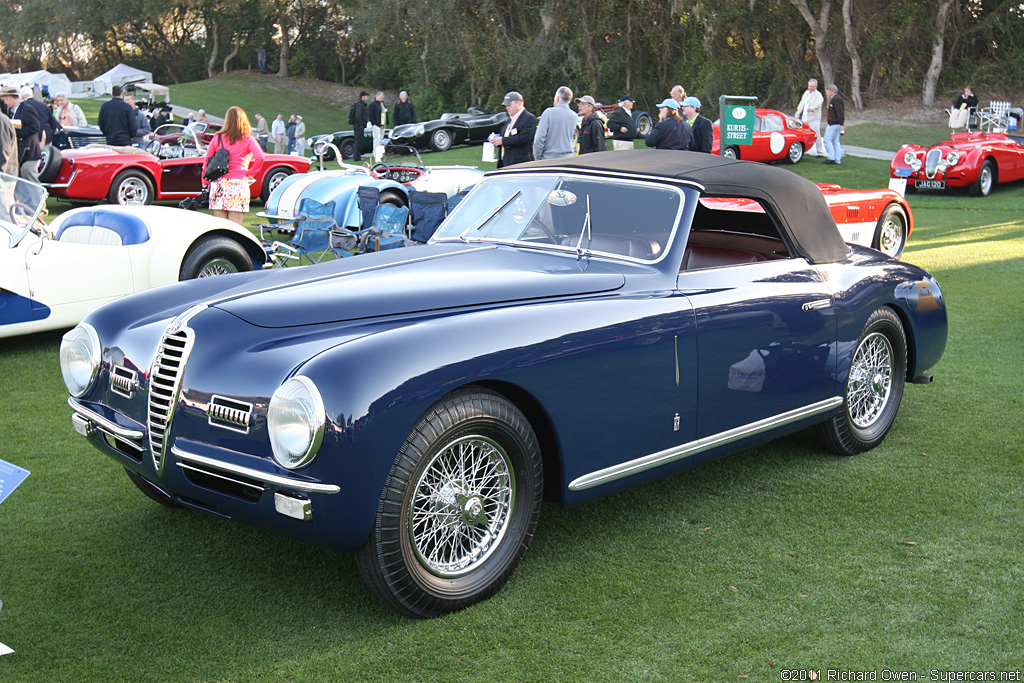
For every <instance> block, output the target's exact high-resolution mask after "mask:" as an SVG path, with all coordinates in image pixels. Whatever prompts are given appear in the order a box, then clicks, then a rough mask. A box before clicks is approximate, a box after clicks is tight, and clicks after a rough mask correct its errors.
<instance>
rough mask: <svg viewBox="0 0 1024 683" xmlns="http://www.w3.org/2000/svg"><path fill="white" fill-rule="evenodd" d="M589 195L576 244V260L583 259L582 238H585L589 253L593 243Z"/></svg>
mask: <svg viewBox="0 0 1024 683" xmlns="http://www.w3.org/2000/svg"><path fill="white" fill-rule="evenodd" d="M590 226H591V224H590V195H589V194H588V195H587V216H586V218H584V219H583V229H582V230H580V238H579V240H577V242H576V258H577V259H581V258H583V236H584V235H586V236H587V251H590V243H591V242H592V241H593V234H592V233H591V230H590Z"/></svg>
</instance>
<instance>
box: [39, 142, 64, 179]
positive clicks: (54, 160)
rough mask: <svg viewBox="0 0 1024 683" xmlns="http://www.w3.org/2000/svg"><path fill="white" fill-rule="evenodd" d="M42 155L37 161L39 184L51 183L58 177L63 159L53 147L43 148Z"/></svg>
mask: <svg viewBox="0 0 1024 683" xmlns="http://www.w3.org/2000/svg"><path fill="white" fill-rule="evenodd" d="M42 154H43V157H42V158H41V159H40V160H39V182H41V183H52V182H53V181H54V180H56V179H57V176H58V175H60V165H61V163H62V162H63V160H64V157H63V156H61V153H60V150H59V149H57V148H56V147H54V146H53V145H46V146H45V147H43V152H42Z"/></svg>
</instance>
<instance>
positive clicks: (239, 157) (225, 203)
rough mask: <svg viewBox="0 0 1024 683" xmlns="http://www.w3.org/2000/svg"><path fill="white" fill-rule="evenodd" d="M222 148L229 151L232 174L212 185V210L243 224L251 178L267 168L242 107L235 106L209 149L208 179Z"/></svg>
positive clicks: (249, 194)
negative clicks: (214, 157) (210, 167)
mask: <svg viewBox="0 0 1024 683" xmlns="http://www.w3.org/2000/svg"><path fill="white" fill-rule="evenodd" d="M221 147H223V148H224V149H226V150H227V151H228V155H229V157H230V161H229V162H228V172H227V173H225V174H224V175H222V176H221V177H220V178H218V179H217V180H214V181H213V182H211V183H210V208H211V209H213V215H214V216H217V217H219V218H227V219H229V220H232V221H234V222H235V223H238V224H239V225H241V224H242V217H243V216H244V215H245V214H246V213H248V211H249V199H250V198H251V197H252V193H251V189H250V182H249V179H250V178H254V177H255V176H256V174H258V173H259V172H260V169H261V168H263V149H262V148H260V144H259V143H258V142H256V138H254V137H253V136H252V126H251V125H250V123H249V117H248V116H246V114H245V111H244V110H243V109H242V108H241V107H231V108H230V109H228V113H227V114H226V115H225V116H224V127H223V128H221V130H220V132H219V133H218V134H217V136H216V137H215V138H214V139H213V141H212V142H211V143H210V146H209V147H208V148H207V150H206V160H205V161H203V175H204V176H205V175H206V164H207V163H209V161H210V159H211V158H212V157H213V155H214V154H215V153H216V152H217V150H218V149H220V148H221ZM204 182H205V181H204Z"/></svg>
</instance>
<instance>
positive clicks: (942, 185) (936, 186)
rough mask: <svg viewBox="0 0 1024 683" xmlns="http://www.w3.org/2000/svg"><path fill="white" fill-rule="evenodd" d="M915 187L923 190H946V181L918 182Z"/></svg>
mask: <svg viewBox="0 0 1024 683" xmlns="http://www.w3.org/2000/svg"><path fill="white" fill-rule="evenodd" d="M915 187H919V188H921V189H922V190H945V189H946V181H945V180H918V181H917V182H916V183H915Z"/></svg>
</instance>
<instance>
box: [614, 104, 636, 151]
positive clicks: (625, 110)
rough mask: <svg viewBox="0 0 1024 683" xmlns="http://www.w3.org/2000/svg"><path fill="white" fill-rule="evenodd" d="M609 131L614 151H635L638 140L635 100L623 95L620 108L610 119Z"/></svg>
mask: <svg viewBox="0 0 1024 683" xmlns="http://www.w3.org/2000/svg"><path fill="white" fill-rule="evenodd" d="M608 130H610V131H611V132H612V149H614V150H617V151H628V150H631V149H633V140H635V139H636V121H634V120H633V98H632V97H630V96H629V95H623V96H622V97H620V98H619V108H618V109H616V110H615V111H613V112H612V115H611V116H609V117H608Z"/></svg>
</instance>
